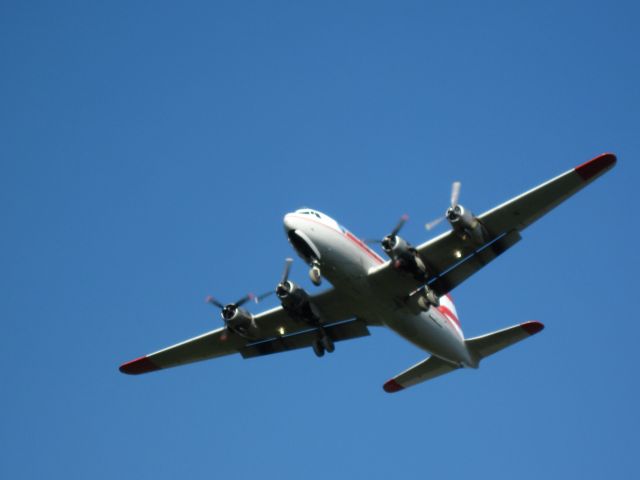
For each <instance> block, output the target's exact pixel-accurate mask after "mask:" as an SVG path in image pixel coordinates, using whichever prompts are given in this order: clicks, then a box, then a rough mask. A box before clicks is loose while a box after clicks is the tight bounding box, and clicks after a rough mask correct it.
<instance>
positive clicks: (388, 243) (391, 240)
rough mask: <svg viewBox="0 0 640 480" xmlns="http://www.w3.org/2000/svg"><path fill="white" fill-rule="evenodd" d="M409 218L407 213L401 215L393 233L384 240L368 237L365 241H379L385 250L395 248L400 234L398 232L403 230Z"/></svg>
mask: <svg viewBox="0 0 640 480" xmlns="http://www.w3.org/2000/svg"><path fill="white" fill-rule="evenodd" d="M407 220H409V215H407V214H406V213H405V214H404V215H402V216H401V217H400V220H399V221H398V224H397V225H396V226H395V228H394V229H393V230H391V233H390V234H389V235H387V236H386V237H384V238H383V239H382V240H375V239H367V240H365V241H364V242H365V243H379V244H381V245H382V248H384V249H385V250H391V249H392V248H393V246H394V245H395V244H396V240H395V238H396V235H398V233H399V232H400V230H402V227H404V224H405V223H407Z"/></svg>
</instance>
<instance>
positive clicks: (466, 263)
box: [370, 153, 616, 296]
mask: <svg viewBox="0 0 640 480" xmlns="http://www.w3.org/2000/svg"><path fill="white" fill-rule="evenodd" d="M615 163H616V157H615V155H613V154H611V153H605V154H603V155H600V156H598V157H596V158H594V159H592V160H589V161H588V162H586V163H584V164H582V165H580V166H578V167H576V168H572V169H571V170H569V171H567V172H565V173H563V174H562V175H559V176H557V177H555V178H553V179H551V180H549V181H547V182H545V183H543V184H541V185H539V186H537V187H535V188H533V189H532V190H529V191H528V192H526V193H523V194H522V195H519V196H517V197H515V198H513V199H511V200H509V201H507V202H505V203H503V204H502V205H499V206H497V207H495V208H493V209H491V210H489V211H487V212H485V213H483V214H482V215H480V216H479V217H477V218H478V220H479V221H480V223H481V224H482V226H483V227H484V229H485V231H486V232H487V238H486V239H485V243H484V244H482V245H478V244H475V243H474V242H473V241H470V240H463V239H462V238H461V236H460V235H458V234H457V233H456V232H454V231H453V230H451V231H449V232H446V233H443V234H442V235H439V236H438V237H436V238H434V239H432V240H430V241H428V242H426V243H423V244H422V245H420V246H418V247H417V251H418V254H419V255H420V258H421V259H422V261H423V262H424V264H425V265H426V266H427V270H428V271H429V272H430V276H429V279H428V281H427V283H428V285H429V286H430V287H431V288H432V289H433V290H434V291H435V293H436V294H438V295H440V296H441V295H444V294H446V293H448V292H450V291H451V290H453V289H454V288H455V287H457V286H458V285H460V284H461V283H462V282H464V281H465V280H466V279H467V278H469V277H470V276H471V275H473V274H474V273H475V272H477V271H478V270H480V269H481V268H482V267H484V266H485V265H487V264H488V263H489V262H491V261H492V260H494V259H495V258H497V257H498V256H499V255H500V254H502V253H503V252H505V251H506V250H508V249H509V248H511V247H512V246H513V245H515V244H516V243H517V242H518V241H519V240H520V232H521V231H522V230H524V229H525V228H526V227H528V226H529V225H531V224H532V223H533V222H535V221H536V220H538V219H539V218H540V217H542V216H543V215H545V214H546V213H548V212H549V211H551V210H552V209H553V208H555V207H556V206H558V205H559V204H560V203H562V202H563V201H564V200H566V199H567V198H569V197H570V196H572V195H573V194H575V193H576V192H578V191H580V190H582V189H583V188H584V187H586V186H587V185H589V184H590V183H591V182H593V181H594V180H595V179H596V178H598V177H599V176H601V175H602V174H604V173H605V172H607V171H608V170H610V169H611V168H613V166H614V165H615ZM370 278H371V279H372V280H373V281H374V282H377V283H378V284H380V285H384V286H385V287H386V288H388V289H389V290H391V291H392V292H393V294H395V295H398V296H403V295H407V294H408V293H409V292H411V291H413V290H415V289H416V288H418V287H419V286H420V285H419V282H417V281H416V280H414V279H413V278H411V277H409V276H406V275H398V272H397V271H396V270H395V269H394V268H393V267H392V266H391V264H390V262H386V263H385V264H383V265H381V266H379V267H376V268H375V269H374V270H372V271H371V272H370Z"/></svg>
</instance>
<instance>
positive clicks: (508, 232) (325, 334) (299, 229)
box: [120, 153, 616, 392]
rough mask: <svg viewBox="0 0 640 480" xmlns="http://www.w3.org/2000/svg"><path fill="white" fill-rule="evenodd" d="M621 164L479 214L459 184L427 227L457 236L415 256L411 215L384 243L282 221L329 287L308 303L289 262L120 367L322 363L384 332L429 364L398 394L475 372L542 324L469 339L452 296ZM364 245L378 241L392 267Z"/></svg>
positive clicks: (611, 158)
mask: <svg viewBox="0 0 640 480" xmlns="http://www.w3.org/2000/svg"><path fill="white" fill-rule="evenodd" d="M615 164H616V157H615V155H613V154H611V153H605V154H602V155H599V156H598V157H596V158H594V159H592V160H589V161H588V162H586V163H583V164H582V165H580V166H578V167H576V168H572V169H571V170H569V171H567V172H565V173H563V174H561V175H559V176H557V177H555V178H553V179H551V180H549V181H547V182H545V183H543V184H541V185H539V186H537V187H535V188H533V189H532V190H529V191H528V192H525V193H523V194H522V195H519V196H517V197H514V198H512V199H511V200H508V201H507V202H505V203H503V204H501V205H499V206H497V207H495V208H493V209H491V210H489V211H487V212H485V213H483V214H481V215H479V216H477V217H476V216H474V214H473V213H472V212H471V211H469V210H467V209H466V208H464V207H463V206H462V205H460V203H459V198H460V182H454V183H453V185H452V191H451V203H450V206H449V208H448V209H447V211H446V213H445V215H444V216H442V217H440V218H438V219H436V220H434V221H433V222H430V223H427V224H426V229H427V230H432V229H433V228H434V227H435V226H436V225H437V224H439V223H441V222H442V221H444V220H445V219H446V220H447V221H448V222H449V224H450V226H451V229H450V230H449V231H447V232H445V233H443V234H441V235H439V236H437V237H435V238H433V239H432V240H429V241H427V242H425V243H423V244H421V245H418V246H416V247H414V246H412V245H411V244H410V243H409V242H407V241H406V240H405V239H403V238H402V237H400V236H399V233H400V231H401V229H402V227H403V226H404V225H405V223H406V222H407V220H408V217H407V216H406V215H403V216H402V217H401V218H400V220H399V222H398V224H397V225H396V226H395V228H394V229H393V230H392V231H391V232H390V233H389V234H388V235H386V236H385V237H384V238H382V239H381V240H367V241H362V240H360V239H359V238H358V237H356V236H355V235H353V234H352V233H351V232H350V231H349V230H347V229H346V228H344V227H343V226H341V225H340V224H338V223H337V222H336V221H335V220H334V219H332V218H330V217H329V216H327V215H325V214H323V213H321V212H319V211H317V210H312V209H309V208H303V209H299V210H296V211H295V212H292V213H288V214H286V215H285V216H284V229H285V233H286V235H287V238H288V240H289V242H290V243H291V245H292V247H293V248H294V250H295V251H296V253H297V254H298V255H299V256H300V257H301V258H302V259H303V260H304V262H305V263H307V264H308V265H309V267H310V269H309V277H310V279H311V281H312V283H313V284H314V285H316V286H318V285H320V284H321V282H322V279H323V278H324V279H326V280H328V281H329V282H330V283H331V284H332V288H330V289H328V290H324V291H322V292H320V293H316V294H311V293H309V292H307V291H306V290H304V289H303V288H302V287H300V286H299V285H297V284H296V283H294V282H293V281H292V280H290V279H289V277H290V273H291V267H292V263H293V260H292V259H291V258H288V259H286V261H285V268H284V271H283V273H282V277H281V278H280V282H279V283H278V285H277V286H276V288H275V290H273V291H269V292H266V293H264V294H262V295H259V296H255V295H253V294H248V295H246V296H244V297H242V298H241V299H239V300H237V301H236V302H234V303H229V304H223V303H221V302H219V301H218V300H216V299H215V298H213V297H207V300H206V301H207V302H208V303H210V304H212V305H214V306H216V307H218V308H219V309H220V310H221V317H222V321H223V324H224V325H223V326H222V327H220V328H217V329H215V330H212V331H210V332H207V333H204V334H203V335H200V336H198V337H195V338H191V339H189V340H186V341H183V342H181V343H178V344H176V345H173V346H170V347H167V348H164V349H162V350H159V351H157V352H155V353H151V354H148V355H145V356H143V357H140V358H137V359H135V360H132V361H130V362H127V363H124V364H123V365H121V366H120V371H121V372H123V373H127V374H134V375H135V374H141V373H147V372H151V371H155V370H161V369H166V368H169V367H174V366H178V365H184V364H187V363H192V362H197V361H201V360H207V359H211V358H217V357H221V356H224V355H230V354H235V353H240V355H242V357H244V358H252V357H257V356H262V355H268V354H272V353H278V352H284V351H288V350H294V349H299V348H308V347H311V348H312V349H313V351H314V353H315V354H316V355H317V356H318V357H322V356H323V355H324V354H325V353H327V352H328V353H331V352H333V351H334V350H335V343H336V342H339V341H342V340H348V339H354V338H359V337H364V336H367V335H369V327H373V326H385V327H388V328H390V329H391V330H393V331H394V332H396V333H397V334H399V335H400V336H401V337H403V338H405V339H406V340H408V341H409V342H411V343H413V344H414V345H416V346H417V347H419V348H420V349H422V350H424V351H425V352H426V353H428V354H429V355H430V356H429V357H427V358H426V359H425V360H423V361H421V362H419V363H417V364H416V365H414V366H412V367H410V368H409V369H407V370H405V371H404V372H402V373H400V374H398V375H396V376H394V377H393V378H392V379H390V380H389V381H387V382H386V383H385V384H384V385H383V388H384V390H385V391H386V392H397V391H399V390H402V389H405V388H407V387H410V386H413V385H416V384H418V383H421V382H424V381H426V380H430V379H432V378H435V377H438V376H440V375H444V374H446V373H449V372H452V371H454V370H457V369H459V368H478V366H479V365H480V362H481V360H482V359H483V358H485V357H488V356H489V355H493V354H494V353H496V352H498V351H500V350H502V349H504V348H506V347H508V346H510V345H513V344H515V343H517V342H519V341H521V340H524V339H525V338H528V337H530V336H531V335H534V334H536V333H538V332H539V331H540V330H542V329H543V328H544V325H543V324H542V323H540V322H537V321H528V322H525V323H521V324H518V325H513V326H511V327H507V328H504V329H501V330H498V331H495V332H491V333H487V334H485V335H481V336H479V337H474V338H465V337H464V334H463V332H462V328H461V325H460V321H459V319H458V315H457V312H456V307H455V305H454V303H453V301H452V299H451V296H450V292H451V291H452V290H453V289H454V288H455V287H457V286H458V285H460V284H461V283H462V282H464V281H465V280H466V279H468V278H469V277H470V276H471V275H473V274H474V273H475V272H477V271H478V270H480V269H482V268H483V267H484V266H485V265H487V264H488V263H490V262H491V261H492V260H494V259H495V258H496V257H498V256H499V255H500V254H502V253H503V252H505V251H506V250H508V249H509V248H511V247H512V246H513V245H515V244H516V243H517V242H518V241H519V240H520V239H521V236H520V232H522V230H524V229H525V228H526V227H528V226H529V225H531V224H532V223H533V222H535V221H536V220H538V219H539V218H540V217H542V216H543V215H545V214H546V213H548V212H549V211H551V210H552V209H553V208H555V207H556V206H558V205H559V204H560V203H562V202H563V201H564V200H566V199H567V198H569V197H570V196H572V195H573V194H574V193H576V192H578V191H579V190H581V189H582V188H584V187H585V186H587V185H588V184H590V183H591V182H593V181H594V180H595V179H596V178H598V177H600V176H601V175H602V174H604V173H605V172H607V171H608V170H610V169H611V168H613V166H614V165H615ZM368 243H377V244H380V245H381V247H382V250H383V251H384V252H385V254H386V255H387V256H388V257H389V259H388V260H386V261H385V260H384V259H383V258H382V257H380V256H379V255H378V254H377V253H376V252H375V251H374V250H372V249H371V248H369V246H368V245H367V244H368ZM274 293H275V295H276V296H277V298H278V300H279V301H280V306H277V307H275V308H271V309H269V310H266V311H264V312H261V313H258V314H255V315H254V314H252V313H250V312H249V311H248V310H247V309H246V308H244V305H245V304H247V303H248V302H250V301H255V302H258V301H260V300H262V299H263V298H265V297H266V296H268V295H271V294H274Z"/></svg>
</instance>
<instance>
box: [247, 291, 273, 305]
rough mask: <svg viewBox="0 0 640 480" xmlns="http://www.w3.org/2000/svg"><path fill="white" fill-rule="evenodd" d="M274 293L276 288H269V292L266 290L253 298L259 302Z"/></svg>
mask: <svg viewBox="0 0 640 480" xmlns="http://www.w3.org/2000/svg"><path fill="white" fill-rule="evenodd" d="M274 293H276V292H275V291H274V290H269V291H268V292H265V293H263V294H262V295H258V296H257V297H256V296H254V298H253V299H252V300H253V301H254V302H256V303H258V302H261V301H262V299H264V298H267V297H268V296H269V295H273V294H274Z"/></svg>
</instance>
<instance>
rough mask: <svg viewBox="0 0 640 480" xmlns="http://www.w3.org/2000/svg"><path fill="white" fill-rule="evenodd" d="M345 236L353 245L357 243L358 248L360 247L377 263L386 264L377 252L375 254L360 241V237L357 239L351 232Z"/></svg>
mask: <svg viewBox="0 0 640 480" xmlns="http://www.w3.org/2000/svg"><path fill="white" fill-rule="evenodd" d="M345 236H346V237H347V238H348V239H349V240H351V241H352V242H353V243H355V244H356V245H357V246H358V247H360V249H361V250H363V251H364V252H366V253H367V254H368V255H369V256H370V257H371V258H373V259H374V260H375V261H376V262H378V263H383V262H384V260H382V258H380V257H379V256H378V254H377V253H376V252H374V251H373V250H371V249H370V248H369V247H367V245H366V244H365V243H364V242H363V241H362V240H360V239H359V238H358V237H356V236H355V235H354V234H352V233H351V232H345Z"/></svg>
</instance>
